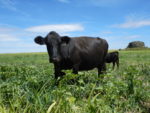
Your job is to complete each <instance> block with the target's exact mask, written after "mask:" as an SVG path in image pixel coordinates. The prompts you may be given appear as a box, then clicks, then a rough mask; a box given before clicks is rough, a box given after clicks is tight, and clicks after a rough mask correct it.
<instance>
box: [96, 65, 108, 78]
mask: <svg viewBox="0 0 150 113" xmlns="http://www.w3.org/2000/svg"><path fill="white" fill-rule="evenodd" d="M97 68H98V75H100V74H103V72H105V71H106V63H103V64H101V65H99V66H98V67H97Z"/></svg>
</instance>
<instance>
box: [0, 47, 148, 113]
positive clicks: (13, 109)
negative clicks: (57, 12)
mask: <svg viewBox="0 0 150 113" xmlns="http://www.w3.org/2000/svg"><path fill="white" fill-rule="evenodd" d="M119 53H120V68H119V70H112V65H111V64H110V65H109V64H108V65H107V74H103V75H101V77H98V76H97V70H96V69H93V70H91V71H86V72H79V74H78V75H74V74H72V73H71V71H70V70H67V71H65V72H66V76H64V78H63V79H61V80H60V82H59V84H58V85H56V84H55V83H56V81H55V79H54V76H53V64H50V63H49V62H48V55H47V53H22V54H0V113H149V112H150V50H141V51H140V50H138V51H120V52H119ZM72 79H74V82H73V81H72Z"/></svg>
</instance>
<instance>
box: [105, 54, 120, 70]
mask: <svg viewBox="0 0 150 113" xmlns="http://www.w3.org/2000/svg"><path fill="white" fill-rule="evenodd" d="M106 63H113V69H114V67H115V64H117V67H118V68H119V52H118V51H114V52H110V53H108V54H107V55H106Z"/></svg>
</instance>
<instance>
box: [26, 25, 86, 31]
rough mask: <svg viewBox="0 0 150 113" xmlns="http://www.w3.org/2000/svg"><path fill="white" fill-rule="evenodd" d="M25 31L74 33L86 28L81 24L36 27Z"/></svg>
mask: <svg viewBox="0 0 150 113" xmlns="http://www.w3.org/2000/svg"><path fill="white" fill-rule="evenodd" d="M25 30H26V31H30V32H39V33H45V32H50V31H57V32H60V33H66V32H73V31H83V30H84V28H83V26H82V25H80V24H54V25H41V26H34V27H30V28H27V29H25Z"/></svg>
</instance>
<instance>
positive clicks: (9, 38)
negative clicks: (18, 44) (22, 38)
mask: <svg viewBox="0 0 150 113" xmlns="http://www.w3.org/2000/svg"><path fill="white" fill-rule="evenodd" d="M6 41H9V42H10V41H19V39H18V38H16V37H15V36H13V35H10V34H0V42H6Z"/></svg>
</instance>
